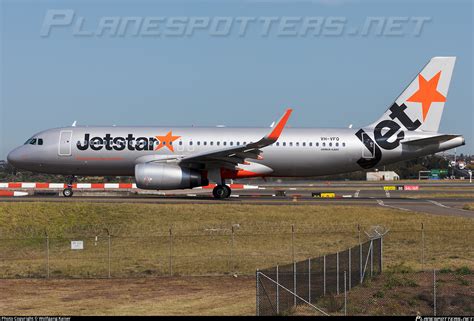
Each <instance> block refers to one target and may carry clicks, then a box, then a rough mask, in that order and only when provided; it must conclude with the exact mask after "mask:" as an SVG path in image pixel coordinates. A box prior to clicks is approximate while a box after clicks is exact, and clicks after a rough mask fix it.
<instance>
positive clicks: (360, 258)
mask: <svg viewBox="0 0 474 321" xmlns="http://www.w3.org/2000/svg"><path fill="white" fill-rule="evenodd" d="M359 233H360V231H359ZM362 273H363V270H362V243H361V242H360V236H359V283H360V284H362V280H363V279H362Z"/></svg>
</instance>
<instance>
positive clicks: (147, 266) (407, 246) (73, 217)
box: [0, 202, 474, 277]
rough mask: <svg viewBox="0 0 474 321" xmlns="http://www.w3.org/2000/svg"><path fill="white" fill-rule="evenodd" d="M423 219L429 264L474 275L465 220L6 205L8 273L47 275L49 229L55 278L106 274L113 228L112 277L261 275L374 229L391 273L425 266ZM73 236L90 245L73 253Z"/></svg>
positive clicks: (1, 239) (357, 211) (253, 209)
mask: <svg viewBox="0 0 474 321" xmlns="http://www.w3.org/2000/svg"><path fill="white" fill-rule="evenodd" d="M421 223H424V226H425V236H424V237H425V250H424V257H425V261H424V267H425V268H430V267H448V268H453V269H454V268H459V267H461V266H469V267H470V268H471V269H472V267H473V266H474V264H473V260H472V258H473V257H474V253H473V250H472V247H470V244H472V243H473V241H474V237H473V235H474V233H473V231H474V221H473V220H472V219H468V218H461V217H447V216H432V215H428V214H422V213H412V212H404V211H399V210H395V209H385V208H375V207H359V206H357V207H355V206H321V205H308V206H297V205H296V206H295V205H278V206H263V205H240V204H222V205H220V204H219V205H196V204H193V205H191V204H185V205H172V204H168V205H163V204H108V203H107V204H104V203H96V204H93V203H79V202H78V203H49V202H36V203H1V204H0V256H1V257H2V261H0V277H42V276H45V275H46V269H47V264H46V260H47V252H46V237H45V235H46V233H47V234H48V236H49V271H50V275H51V276H52V277H70V276H73V277H106V276H107V275H108V268H109V261H108V256H109V248H108V244H109V243H108V241H109V240H108V236H107V231H109V233H110V234H111V235H112V236H111V239H110V242H111V243H110V244H111V248H110V256H111V260H110V269H111V275H112V277H141V276H159V275H168V274H170V272H172V273H173V274H174V275H203V274H206V275H212V274H233V273H234V272H236V273H238V274H249V275H251V274H253V273H254V272H255V269H257V268H266V267H270V266H274V265H276V264H285V263H289V262H291V261H292V259H293V249H294V253H295V257H294V258H295V260H302V259H306V258H309V257H317V256H321V255H323V254H329V253H334V252H336V251H341V250H344V249H346V248H348V247H350V246H354V245H355V244H357V242H358V236H359V234H358V230H357V226H358V225H360V226H361V230H362V232H361V236H362V238H363V239H365V234H364V232H363V231H364V230H370V228H371V226H374V225H381V226H384V227H386V228H389V229H390V232H389V233H388V235H387V237H386V238H385V240H384V265H385V267H386V268H388V269H396V268H397V267H399V266H400V265H402V266H405V267H408V268H411V269H418V268H420V267H421V255H422V250H421V232H420V226H421ZM236 224H238V227H237V225H236ZM293 224H294V226H295V235H294V242H293V247H292V233H291V226H292V225H293ZM232 225H235V226H236V227H235V235H234V243H232V235H231V228H232ZM170 228H171V229H172V236H171V237H170ZM71 240H83V241H84V245H85V249H84V250H82V251H72V250H71V249H70V241H71ZM232 244H234V245H233V246H232ZM170 253H171V255H170ZM170 262H171V264H170ZM170 266H171V270H170Z"/></svg>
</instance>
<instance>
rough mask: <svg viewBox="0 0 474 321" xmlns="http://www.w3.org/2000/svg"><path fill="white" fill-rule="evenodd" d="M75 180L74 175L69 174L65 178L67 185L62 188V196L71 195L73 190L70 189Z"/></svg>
mask: <svg viewBox="0 0 474 321" xmlns="http://www.w3.org/2000/svg"><path fill="white" fill-rule="evenodd" d="M75 180H76V176H74V175H71V176H69V177H68V178H67V187H66V188H65V189H64V190H63V195H64V197H71V196H72V195H73V194H74V192H73V191H72V183H74V181H75Z"/></svg>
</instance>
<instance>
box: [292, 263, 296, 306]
mask: <svg viewBox="0 0 474 321" xmlns="http://www.w3.org/2000/svg"><path fill="white" fill-rule="evenodd" d="M293 293H294V294H295V295H293V305H294V306H296V262H293Z"/></svg>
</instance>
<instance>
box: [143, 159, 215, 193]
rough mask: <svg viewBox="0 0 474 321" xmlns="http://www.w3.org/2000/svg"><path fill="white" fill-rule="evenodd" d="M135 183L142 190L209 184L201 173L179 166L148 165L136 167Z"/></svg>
mask: <svg viewBox="0 0 474 321" xmlns="http://www.w3.org/2000/svg"><path fill="white" fill-rule="evenodd" d="M135 181H136V183H137V187H138V188H142V189H158V190H163V189H185V188H193V187H197V186H205V185H208V184H209V180H208V179H207V178H203V176H202V173H201V172H200V171H197V170H194V169H189V168H184V167H180V166H178V165H169V164H160V163H147V164H137V165H135Z"/></svg>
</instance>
